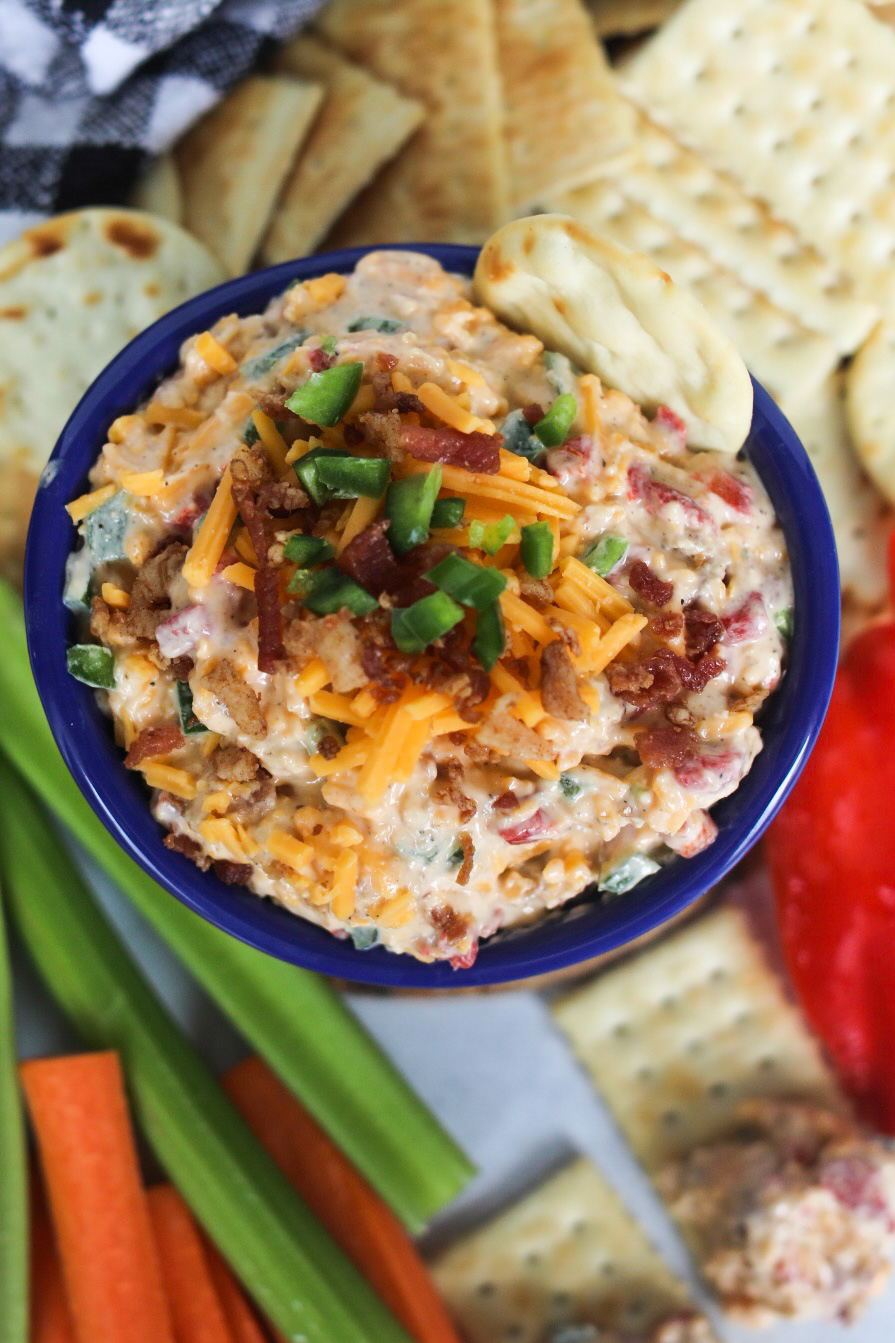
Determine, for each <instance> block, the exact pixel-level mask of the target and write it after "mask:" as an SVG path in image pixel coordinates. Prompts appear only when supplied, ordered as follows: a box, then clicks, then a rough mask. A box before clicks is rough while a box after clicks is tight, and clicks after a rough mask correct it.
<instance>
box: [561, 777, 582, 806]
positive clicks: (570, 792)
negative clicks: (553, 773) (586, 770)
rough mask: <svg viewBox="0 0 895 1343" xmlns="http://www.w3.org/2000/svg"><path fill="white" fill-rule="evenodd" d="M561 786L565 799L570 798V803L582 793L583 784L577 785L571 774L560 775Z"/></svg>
mask: <svg viewBox="0 0 895 1343" xmlns="http://www.w3.org/2000/svg"><path fill="white" fill-rule="evenodd" d="M559 786H560V788H561V789H562V795H563V797H566V798H568V799H569V801H571V800H572V798H573V797H577V796H578V794H579V793H580V792H581V784H580V783H576V782H575V780H574V779H573V778H572V776H571V774H560V776H559Z"/></svg>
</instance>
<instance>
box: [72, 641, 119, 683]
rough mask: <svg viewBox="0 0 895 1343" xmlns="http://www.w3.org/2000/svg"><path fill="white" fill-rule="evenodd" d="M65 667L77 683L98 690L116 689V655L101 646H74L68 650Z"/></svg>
mask: <svg viewBox="0 0 895 1343" xmlns="http://www.w3.org/2000/svg"><path fill="white" fill-rule="evenodd" d="M65 665H66V667H67V668H68V670H69V672H70V673H71V675H72V676H73V677H74V678H75V680H76V681H83V682H84V685H92V686H95V687H96V688H97V689H98V690H112V689H114V687H115V655H114V653H112V651H111V649H108V648H103V647H102V646H101V645H100V644H73V645H72V646H71V648H68V649H66V653H65Z"/></svg>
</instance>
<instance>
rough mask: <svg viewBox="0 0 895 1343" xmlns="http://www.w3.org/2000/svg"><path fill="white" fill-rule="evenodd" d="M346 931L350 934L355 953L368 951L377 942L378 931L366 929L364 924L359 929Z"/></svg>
mask: <svg viewBox="0 0 895 1343" xmlns="http://www.w3.org/2000/svg"><path fill="white" fill-rule="evenodd" d="M348 931H349V933H350V934H351V940H352V942H353V943H354V949H355V951H369V950H370V948H371V947H375V945H376V943H377V942H378V941H379V932H378V930H377V929H376V928H370V927H367V926H366V924H365V925H364V926H363V927H361V928H349V930H348Z"/></svg>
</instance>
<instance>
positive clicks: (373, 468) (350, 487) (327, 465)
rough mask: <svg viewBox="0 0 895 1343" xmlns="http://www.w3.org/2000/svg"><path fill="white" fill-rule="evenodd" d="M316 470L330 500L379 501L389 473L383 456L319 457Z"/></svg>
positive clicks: (388, 464) (389, 469)
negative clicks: (361, 499)
mask: <svg viewBox="0 0 895 1343" xmlns="http://www.w3.org/2000/svg"><path fill="white" fill-rule="evenodd" d="M316 469H317V480H318V482H319V483H320V485H321V486H322V488H323V489H324V490H326V492H327V494H328V496H329V498H330V499H357V498H358V496H359V495H365V496H367V497H368V498H370V499H378V498H379V497H380V495H381V494H382V492H383V490H384V489H385V487H386V485H387V484H388V481H389V476H390V475H391V473H392V468H391V465H390V463H389V462H388V461H386V459H385V458H384V457H321V458H320V459H319V460H318V462H317V468H316Z"/></svg>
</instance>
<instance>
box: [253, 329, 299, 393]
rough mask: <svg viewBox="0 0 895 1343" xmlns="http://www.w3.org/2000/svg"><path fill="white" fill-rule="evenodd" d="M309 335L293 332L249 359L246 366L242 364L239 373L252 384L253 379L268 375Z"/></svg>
mask: <svg viewBox="0 0 895 1343" xmlns="http://www.w3.org/2000/svg"><path fill="white" fill-rule="evenodd" d="M308 335H309V333H308V332H307V331H294V332H293V333H292V335H291V336H288V337H287V338H286V340H284V341H281V342H280V344H279V345H274V346H273V348H272V349H270V350H265V352H264V354H259V355H257V356H256V358H254V359H250V360H249V361H248V363H247V364H243V366H242V368H241V369H240V372H241V374H242V376H243V377H244V378H245V380H246V382H253V381H254V379H255V378H260V377H261V376H262V374H264V373H269V372H270V370H271V369H272V368H273V366H274V365H275V364H278V363H279V362H280V360H281V359H285V357H286V355H287V354H291V353H292V351H293V350H296V349H298V347H299V345H303V344H304V342H305V341H306V340H307V338H308Z"/></svg>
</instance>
